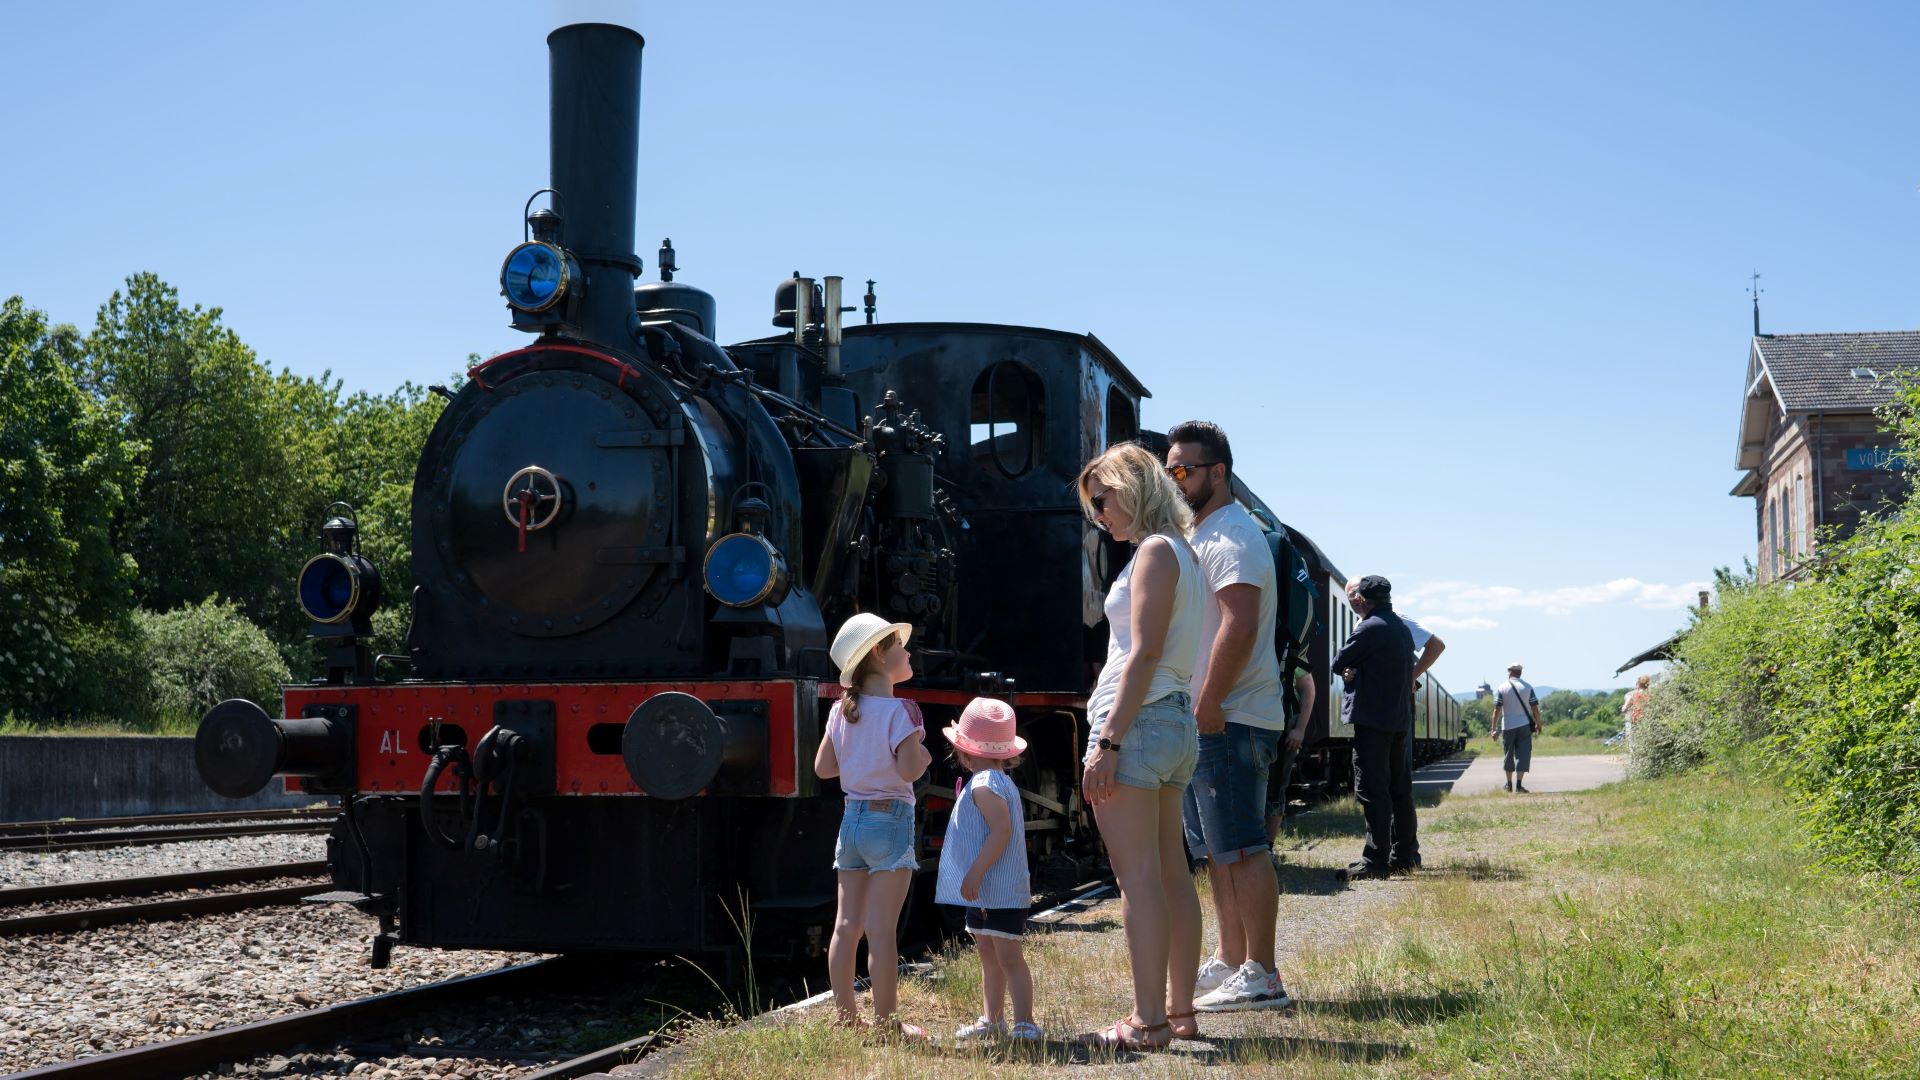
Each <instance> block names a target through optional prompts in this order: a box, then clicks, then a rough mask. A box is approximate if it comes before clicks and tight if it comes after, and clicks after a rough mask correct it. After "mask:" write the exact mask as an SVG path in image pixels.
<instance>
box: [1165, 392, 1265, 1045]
mask: <svg viewBox="0 0 1920 1080" xmlns="http://www.w3.org/2000/svg"><path fill="white" fill-rule="evenodd" d="M1167 442H1168V444H1169V445H1168V448H1167V473H1168V475H1170V476H1172V477H1173V480H1174V483H1176V484H1178V485H1179V486H1180V494H1181V496H1182V497H1183V498H1185V499H1186V501H1187V505H1188V506H1189V507H1191V508H1192V509H1193V516H1194V526H1193V550H1194V553H1195V554H1196V555H1198V556H1199V557H1200V569H1201V570H1202V571H1203V572H1204V573H1205V574H1206V587H1207V605H1206V621H1205V622H1204V623H1203V624H1202V628H1201V631H1200V652H1199V656H1198V658H1197V659H1196V660H1195V661H1194V667H1193V691H1194V699H1195V700H1194V715H1195V717H1196V718H1197V721H1198V726H1199V732H1200V738H1199V743H1200V755H1199V761H1198V764H1197V765H1196V766H1195V769H1194V773H1193V782H1192V783H1191V784H1189V785H1188V786H1187V796H1186V805H1185V825H1186V836H1187V852H1188V854H1189V855H1190V856H1191V857H1193V858H1196V859H1198V858H1205V859H1206V861H1207V867H1208V869H1207V880H1208V882H1209V883H1210V884H1211V885H1212V892H1213V912H1214V916H1215V919H1216V922H1217V924H1218V926H1219V931H1220V945H1219V948H1218V949H1217V950H1215V952H1214V954H1213V955H1212V956H1211V957H1209V958H1208V959H1207V962H1206V963H1205V964H1203V965H1202V966H1201V967H1200V970H1199V973H1198V975H1197V976H1196V979H1195V987H1196V989H1197V990H1198V991H1199V992H1200V996H1199V997H1198V998H1196V999H1195V1000H1194V1003H1193V1004H1194V1008H1195V1009H1197V1010H1199V1011H1200V1012H1239V1011H1243V1010H1248V1009H1284V1008H1287V1007H1288V1006H1290V1005H1292V1004H1293V999H1292V998H1290V997H1288V996H1287V991H1286V987H1285V986H1283V985H1282V984H1281V982H1280V975H1279V972H1278V971H1276V970H1275V968H1274V958H1273V939H1274V924H1275V920H1276V919H1277V918H1278V915H1279V910H1280V883H1279V880H1278V878H1277V877H1276V876H1275V874H1274V868H1273V860H1272V859H1271V858H1269V857H1268V853H1269V851H1270V849H1271V847H1272V841H1270V840H1268V839H1267V828H1266V824H1267V823H1266V808H1267V774H1268V771H1269V770H1271V769H1272V768H1273V763H1274V760H1275V759H1276V758H1278V757H1279V756H1280V755H1279V750H1280V731H1281V728H1283V727H1284V726H1286V722H1287V717H1286V704H1285V702H1284V700H1283V695H1282V694H1281V692H1280V655H1279V653H1278V652H1277V651H1276V650H1275V648H1274V641H1273V638H1274V628H1275V623H1276V621H1277V618H1278V615H1279V608H1280V600H1279V586H1280V581H1279V575H1278V573H1277V572H1276V571H1275V569H1274V564H1273V553H1272V551H1271V550H1270V549H1269V548H1268V547H1267V539H1266V533H1265V532H1264V531H1263V530H1262V529H1261V528H1260V524H1259V522H1256V521H1255V520H1253V515H1251V514H1249V513H1247V509H1246V507H1244V506H1241V505H1240V504H1239V503H1238V502H1236V501H1234V498H1233V449H1232V447H1231V446H1230V445H1229V444H1228V442H1227V434H1226V432H1224V431H1222V430H1220V428H1219V426H1218V425H1216V424H1210V423H1207V422H1205V421H1202V420H1192V421H1188V422H1187V423H1184V424H1181V425H1180V426H1178V427H1176V428H1174V429H1173V430H1172V431H1170V432H1168V433H1167ZM1168 1018H1169V1019H1170V1020H1173V1021H1174V1022H1175V1025H1176V1026H1175V1029H1174V1030H1175V1032H1176V1033H1177V1034H1185V1032H1182V1031H1181V1025H1180V1024H1179V1021H1181V1020H1182V1019H1185V1020H1187V1021H1188V1023H1189V1025H1191V1024H1192V1019H1193V1018H1192V1017H1180V1016H1177V1015H1174V1014H1171V1013H1170V1014H1168ZM1188 1030H1189V1031H1191V1030H1194V1027H1192V1026H1189V1027H1188Z"/></svg>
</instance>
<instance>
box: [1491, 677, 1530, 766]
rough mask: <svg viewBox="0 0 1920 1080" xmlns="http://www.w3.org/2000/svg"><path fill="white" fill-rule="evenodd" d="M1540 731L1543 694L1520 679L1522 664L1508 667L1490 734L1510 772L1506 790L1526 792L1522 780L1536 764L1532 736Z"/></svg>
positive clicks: (1495, 701) (1497, 695) (1496, 699)
mask: <svg viewBox="0 0 1920 1080" xmlns="http://www.w3.org/2000/svg"><path fill="white" fill-rule="evenodd" d="M1539 731H1540V695H1538V694H1536V693H1534V692H1533V687H1532V686H1530V685H1528V684H1527V681H1526V680H1525V679H1522V678H1521V677H1520V665H1519V664H1508V665H1507V681H1506V682H1503V683H1501V684H1500V688H1499V689H1498V690H1496V691H1494V695H1493V730H1492V731H1491V732H1489V733H1488V734H1490V735H1493V736H1494V737H1496V738H1498V739H1499V740H1500V746H1501V749H1502V750H1504V751H1505V752H1506V757H1505V758H1504V760H1503V761H1502V766H1503V767H1504V768H1505V769H1506V772H1507V790H1508V791H1517V792H1520V793H1521V794H1522V795H1524V794H1526V793H1527V786H1526V784H1525V783H1523V781H1525V780H1526V778H1527V766H1529V765H1531V764H1533V737H1534V735H1536V734H1538V733H1539Z"/></svg>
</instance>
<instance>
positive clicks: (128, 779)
mask: <svg viewBox="0 0 1920 1080" xmlns="http://www.w3.org/2000/svg"><path fill="white" fill-rule="evenodd" d="M315 801H317V800H316V798H315V797H314V796H312V795H291V796H290V795H287V794H285V793H284V792H282V791H281V790H280V782H279V781H278V780H275V781H273V782H271V783H269V784H268V785H267V787H266V790H265V791H262V792H261V793H260V794H258V795H255V796H253V797H251V798H247V799H227V798H222V797H221V796H219V795H215V794H214V793H213V792H212V791H210V790H208V788H207V785H206V783H205V782H204V781H202V780H201V779H200V773H199V772H198V771H197V770H195V769H194V767H193V739H192V738H191V737H173V736H164V737H163V736H154V735H123V736H61V735H0V821H46V820H50V819H53V818H63V817H120V816H123V815H129V814H182V813H192V812H194V811H200V810H247V809H257V808H261V807H276V806H306V805H308V804H310V803H313V802H315Z"/></svg>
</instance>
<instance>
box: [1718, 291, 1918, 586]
mask: <svg viewBox="0 0 1920 1080" xmlns="http://www.w3.org/2000/svg"><path fill="white" fill-rule="evenodd" d="M1755 322H1756V324H1757V323H1758V316H1757V315H1756V317H1755ZM1756 328H1757V326H1756ZM1917 370H1920V330H1896V331H1890V332H1877V333H1850V334H1759V333H1756V334H1755V335H1754V336H1753V344H1752V347H1751V349H1750V350H1749V352H1748V357H1747V379H1746V393H1745V394H1744V395H1743V398H1742V400H1741V406H1740V438H1739V449H1738V453H1737V455H1736V457H1735V459H1734V467H1735V468H1737V469H1739V470H1741V474H1742V475H1741V477H1740V482H1739V483H1737V484H1735V485H1734V486H1733V491H1732V492H1730V494H1732V495H1735V496H1742V497H1751V498H1752V499H1753V502H1754V533H1755V537H1756V539H1757V542H1758V557H1757V558H1756V560H1755V566H1756V568H1757V576H1758V578H1759V580H1761V581H1775V580H1779V579H1783V578H1792V577H1794V576H1795V575H1796V574H1797V573H1798V572H1799V570H1800V568H1801V567H1802V566H1803V565H1804V564H1805V562H1806V558H1807V556H1808V555H1809V554H1810V553H1811V552H1812V551H1813V546H1814V543H1815V542H1816V540H1817V537H1818V531H1819V530H1820V529H1822V528H1823V527H1825V526H1829V525H1831V526H1834V527H1836V528H1837V529H1838V530H1839V532H1840V534H1841V535H1846V534H1847V533H1850V532H1852V531H1853V530H1854V528H1855V527H1857V526H1858V525H1859V524H1860V516H1861V514H1862V513H1864V512H1866V511H1869V510H1873V509H1874V508H1876V507H1877V506H1879V505H1880V504H1882V503H1883V502H1884V501H1885V500H1888V499H1891V498H1897V497H1899V496H1901V495H1903V494H1905V493H1906V491H1907V476H1906V472H1905V465H1906V463H1905V462H1903V461H1901V460H1900V457H1899V455H1898V454H1896V453H1895V446H1894V438H1893V435H1892V434H1891V432H1889V431H1888V429H1887V427H1886V425H1885V424H1883V423H1882V422H1881V421H1880V418H1879V417H1878V416H1877V415H1876V414H1875V411H1874V410H1876V409H1878V408H1879V407H1880V406H1882V405H1885V404H1886V403H1887V402H1888V401H1889V400H1890V399H1891V398H1892V397H1893V394H1894V391H1895V390H1896V389H1897V387H1898V386H1899V383H1900V379H1901V378H1902V377H1903V376H1905V375H1909V374H1912V373H1913V372H1915V371H1917Z"/></svg>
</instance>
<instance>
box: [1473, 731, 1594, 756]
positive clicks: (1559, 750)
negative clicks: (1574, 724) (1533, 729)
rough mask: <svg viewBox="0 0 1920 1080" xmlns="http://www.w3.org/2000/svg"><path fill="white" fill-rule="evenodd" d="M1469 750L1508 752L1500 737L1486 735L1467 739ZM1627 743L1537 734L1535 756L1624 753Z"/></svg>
mask: <svg viewBox="0 0 1920 1080" xmlns="http://www.w3.org/2000/svg"><path fill="white" fill-rule="evenodd" d="M1467 750H1468V752H1470V753H1475V754H1491V755H1493V756H1494V757H1499V756H1501V755H1502V754H1504V753H1506V750H1505V749H1504V748H1502V747H1501V745H1500V740H1499V739H1489V738H1487V737H1486V736H1484V735H1480V736H1475V737H1472V738H1469V739H1468V740H1467ZM1626 752H1627V747H1626V744H1625V743H1619V744H1616V745H1613V746H1608V745H1606V740H1604V739H1573V738H1562V737H1560V736H1558V735H1535V736H1534V737H1533V756H1534V757H1559V756H1560V755H1562V754H1624V753H1626Z"/></svg>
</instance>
